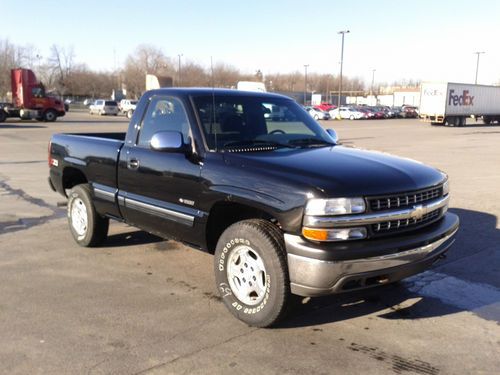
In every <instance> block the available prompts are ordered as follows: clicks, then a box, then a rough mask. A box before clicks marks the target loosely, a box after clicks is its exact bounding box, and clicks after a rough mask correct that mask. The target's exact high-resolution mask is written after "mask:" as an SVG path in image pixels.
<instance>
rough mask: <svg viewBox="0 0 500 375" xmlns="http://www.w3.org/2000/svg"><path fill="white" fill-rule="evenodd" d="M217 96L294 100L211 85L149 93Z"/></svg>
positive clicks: (149, 93) (158, 90)
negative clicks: (212, 86)
mask: <svg viewBox="0 0 500 375" xmlns="http://www.w3.org/2000/svg"><path fill="white" fill-rule="evenodd" d="M212 93H213V94H215V95H216V96H237V97H243V96H253V97H261V98H275V99H287V100H293V99H292V98H290V97H288V96H285V95H280V94H271V93H268V92H257V91H243V90H234V89H219V88H211V87H193V88H191V87H189V88H172V87H169V88H161V89H155V90H150V91H148V95H168V94H175V95H179V96H191V95H212Z"/></svg>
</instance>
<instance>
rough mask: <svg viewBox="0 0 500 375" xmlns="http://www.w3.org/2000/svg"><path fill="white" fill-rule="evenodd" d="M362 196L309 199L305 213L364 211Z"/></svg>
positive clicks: (333, 213) (326, 213)
mask: <svg viewBox="0 0 500 375" xmlns="http://www.w3.org/2000/svg"><path fill="white" fill-rule="evenodd" d="M365 209H366V206H365V200H364V199H363V198H333V199H310V200H309V201H308V202H307V205H306V212H305V213H306V215H313V216H325V215H346V214H359V213H361V212H365Z"/></svg>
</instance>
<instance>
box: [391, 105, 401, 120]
mask: <svg viewBox="0 0 500 375" xmlns="http://www.w3.org/2000/svg"><path fill="white" fill-rule="evenodd" d="M391 110H392V111H393V112H394V117H398V118H401V117H403V116H402V115H401V112H402V111H403V110H402V109H401V107H397V106H396V107H392V108H391Z"/></svg>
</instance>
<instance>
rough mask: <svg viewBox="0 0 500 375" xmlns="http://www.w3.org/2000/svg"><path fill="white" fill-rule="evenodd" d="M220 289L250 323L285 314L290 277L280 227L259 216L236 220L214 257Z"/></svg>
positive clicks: (268, 322)
mask: <svg viewBox="0 0 500 375" xmlns="http://www.w3.org/2000/svg"><path fill="white" fill-rule="evenodd" d="M214 265H215V280H216V283H217V289H218V290H219V293H220V295H221V297H222V300H223V301H224V304H225V305H226V307H227V308H228V309H229V311H230V312H231V313H232V314H233V315H234V316H235V317H236V318H238V319H239V320H241V321H243V322H245V323H246V324H248V325H250V326H255V327H269V326H271V325H273V324H275V323H277V322H278V321H279V320H280V319H282V318H283V317H284V315H285V314H286V311H287V307H288V304H289V301H290V280H289V276H288V267H287V262H286V252H285V245H284V241H283V235H282V233H281V231H280V230H279V229H278V228H277V227H276V226H275V225H274V224H272V223H270V222H268V221H265V220H260V219H252V220H244V221H240V222H237V223H235V224H233V225H231V226H230V227H229V228H227V229H226V230H225V231H224V233H222V235H221V237H220V238H219V241H218V242H217V248H216V251H215V258H214Z"/></svg>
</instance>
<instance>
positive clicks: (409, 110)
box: [401, 105, 418, 118]
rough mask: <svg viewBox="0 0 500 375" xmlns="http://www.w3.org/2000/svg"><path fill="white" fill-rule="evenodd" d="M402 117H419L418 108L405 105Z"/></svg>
mask: <svg viewBox="0 0 500 375" xmlns="http://www.w3.org/2000/svg"><path fill="white" fill-rule="evenodd" d="M401 109H402V111H401V117H404V118H417V117H418V109H417V107H413V106H410V105H404V106H403V107H401Z"/></svg>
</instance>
